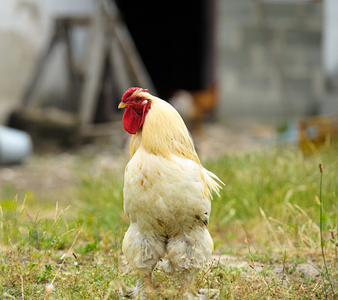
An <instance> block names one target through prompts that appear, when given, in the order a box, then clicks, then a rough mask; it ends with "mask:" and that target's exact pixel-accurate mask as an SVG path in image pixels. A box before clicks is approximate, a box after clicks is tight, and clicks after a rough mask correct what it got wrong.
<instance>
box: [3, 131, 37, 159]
mask: <svg viewBox="0 0 338 300" xmlns="http://www.w3.org/2000/svg"><path fill="white" fill-rule="evenodd" d="M31 152H32V140H31V138H30V136H29V135H28V134H27V133H26V132H24V131H21V130H17V129H13V128H8V127H4V126H0V164H18V163H22V162H23V161H24V160H25V158H26V157H27V156H28V155H29V154H30V153H31Z"/></svg>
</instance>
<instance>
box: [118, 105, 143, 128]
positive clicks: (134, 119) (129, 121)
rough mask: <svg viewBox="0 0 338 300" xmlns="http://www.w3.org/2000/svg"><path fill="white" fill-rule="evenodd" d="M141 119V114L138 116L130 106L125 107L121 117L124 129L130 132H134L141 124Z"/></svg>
mask: <svg viewBox="0 0 338 300" xmlns="http://www.w3.org/2000/svg"><path fill="white" fill-rule="evenodd" d="M141 121H142V116H138V115H137V114H136V113H135V112H133V109H132V108H131V107H127V109H126V111H125V113H124V115H123V119H122V124H123V127H124V129H125V130H126V131H127V132H128V133H130V134H135V133H136V132H137V131H138V130H139V128H140V127H141V125H142V124H141Z"/></svg>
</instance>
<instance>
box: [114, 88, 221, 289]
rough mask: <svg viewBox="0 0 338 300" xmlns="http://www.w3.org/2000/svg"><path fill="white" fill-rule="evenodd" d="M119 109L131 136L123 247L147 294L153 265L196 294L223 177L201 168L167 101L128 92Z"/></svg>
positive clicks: (143, 91) (209, 250)
mask: <svg viewBox="0 0 338 300" xmlns="http://www.w3.org/2000/svg"><path fill="white" fill-rule="evenodd" d="M118 107H119V108H126V111H125V113H124V115H123V120H122V123H123V126H124V128H125V130H126V131H127V132H128V133H130V134H132V135H133V137H132V140H131V145H130V161H129V163H128V164H127V166H126V169H125V174H124V189H123V197H124V210H125V212H126V213H127V215H128V216H129V218H130V227H129V228H128V230H127V232H126V234H125V236H124V240H123V245H122V250H123V253H124V254H125V257H126V259H127V261H128V263H129V264H130V265H131V266H132V267H133V268H134V270H135V271H137V273H138V275H139V276H140V281H141V283H142V286H143V287H144V290H145V293H146V294H148V293H153V292H154V289H153V283H152V279H151V275H152V271H153V269H154V267H155V266H156V264H157V263H158V262H159V261H160V260H161V259H162V258H163V257H165V256H166V257H167V260H168V263H167V264H166V265H164V266H163V268H164V270H166V271H168V272H178V273H179V274H182V275H183V277H182V278H184V279H185V287H186V288H188V289H189V293H190V292H191V291H192V283H193V278H194V274H195V273H196V271H198V270H200V269H201V268H202V267H203V266H204V264H205V263H206V261H207V260H208V259H209V258H210V256H211V254H212V251H213V240H212V238H211V236H210V234H209V231H208V223H209V217H210V211H211V203H210V200H211V198H212V192H216V193H217V194H218V195H219V189H220V188H221V186H220V184H223V183H222V182H221V181H220V180H219V178H218V177H217V176H216V175H215V174H213V173H211V172H210V171H208V170H206V169H205V168H203V167H202V165H201V163H200V160H199V158H198V156H197V154H196V151H195V148H194V144H193V141H192V138H191V136H190V134H189V132H188V129H187V127H186V126H185V124H184V122H183V120H182V118H181V116H180V115H179V113H178V112H177V111H176V110H175V109H174V108H173V107H172V106H171V105H170V104H169V103H167V102H166V101H164V100H161V99H159V98H157V97H155V96H153V95H151V94H150V93H148V90H146V89H141V88H135V87H133V88H129V89H128V90H127V91H126V92H125V94H124V95H123V97H122V101H121V103H120V104H119V106H118Z"/></svg>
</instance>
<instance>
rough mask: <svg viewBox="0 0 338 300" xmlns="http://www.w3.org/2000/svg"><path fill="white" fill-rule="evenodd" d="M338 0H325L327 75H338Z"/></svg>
mask: <svg viewBox="0 0 338 300" xmlns="http://www.w3.org/2000/svg"><path fill="white" fill-rule="evenodd" d="M337 15H338V1H337V0H326V1H325V2H324V33H323V35H324V36H323V54H324V57H323V59H324V71H325V75H327V76H330V77H331V76H338V51H337V49H338V32H337V28H338V18H337Z"/></svg>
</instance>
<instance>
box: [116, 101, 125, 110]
mask: <svg viewBox="0 0 338 300" xmlns="http://www.w3.org/2000/svg"><path fill="white" fill-rule="evenodd" d="M126 106H127V104H126V103H123V102H120V104H119V106H118V108H119V109H120V108H125V107H126Z"/></svg>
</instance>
